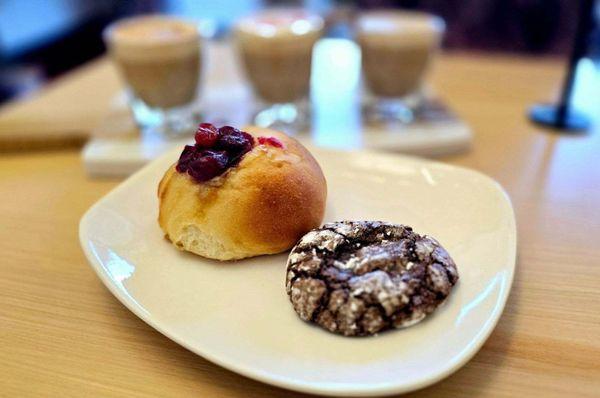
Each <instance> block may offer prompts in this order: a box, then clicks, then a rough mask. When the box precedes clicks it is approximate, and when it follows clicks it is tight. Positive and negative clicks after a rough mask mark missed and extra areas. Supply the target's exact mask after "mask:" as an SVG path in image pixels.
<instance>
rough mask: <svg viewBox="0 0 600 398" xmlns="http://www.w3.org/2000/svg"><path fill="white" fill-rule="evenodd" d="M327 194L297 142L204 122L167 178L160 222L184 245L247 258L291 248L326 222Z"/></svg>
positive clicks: (172, 238) (160, 191)
mask: <svg viewBox="0 0 600 398" xmlns="http://www.w3.org/2000/svg"><path fill="white" fill-rule="evenodd" d="M215 137H216V138H215ZM244 140H245V141H244ZM240 148H241V149H240ZM240 154H241V155H240ZM326 196H327V186H326V182H325V177H324V176H323V172H322V171H321V168H320V167H319V164H318V163H317V161H316V160H315V159H314V158H313V156H312V155H311V154H310V152H309V151H308V150H307V149H306V148H304V146H302V145H301V144H300V143H299V142H298V141H296V140H295V139H293V138H291V137H288V136H287V135H285V134H283V133H280V132H278V131H273V130H269V129H262V128H258V127H248V128H246V129H245V132H240V131H239V130H237V129H234V128H232V127H228V126H226V127H223V128H220V129H216V128H215V127H214V126H212V125H210V124H207V123H205V124H201V125H200V127H199V130H198V133H196V144H195V146H193V147H192V146H186V148H185V149H184V151H183V153H182V155H181V158H180V159H179V161H178V162H177V163H175V164H174V165H172V166H171V167H170V168H169V169H168V170H167V172H166V173H165V175H164V177H163V178H162V180H161V181H160V184H159V186H158V198H159V216H158V222H159V224H160V227H161V228H162V230H163V231H164V233H165V236H166V238H167V239H169V240H170V241H171V242H172V243H173V244H174V245H175V246H176V247H178V248H179V249H181V250H187V251H189V252H192V253H195V254H198V255H200V256H203V257H208V258H212V259H216V260H234V259H242V258H246V257H252V256H258V255H261V254H273V253H279V252H282V251H285V250H287V249H289V248H291V247H292V246H293V245H294V244H295V243H296V242H297V241H298V239H299V238H300V237H301V236H302V235H304V234H305V233H306V232H308V231H309V230H311V229H313V228H316V227H318V226H319V225H320V224H321V221H322V220H323V214H324V211H325V200H326Z"/></svg>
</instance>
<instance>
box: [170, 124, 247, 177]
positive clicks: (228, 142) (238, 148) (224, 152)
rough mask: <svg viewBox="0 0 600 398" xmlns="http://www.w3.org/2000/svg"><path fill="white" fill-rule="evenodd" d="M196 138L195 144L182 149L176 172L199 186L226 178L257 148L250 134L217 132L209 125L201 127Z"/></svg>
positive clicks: (227, 128)
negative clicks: (226, 175) (199, 183)
mask: <svg viewBox="0 0 600 398" xmlns="http://www.w3.org/2000/svg"><path fill="white" fill-rule="evenodd" d="M194 138H195V141H196V144H195V145H193V146H192V145H186V146H185V148H183V151H182V152H181V156H180V157H179V161H178V162H177V166H176V169H177V171H178V172H180V173H188V174H189V175H190V176H192V178H194V179H195V180H196V181H198V182H204V181H208V180H210V179H212V178H214V177H217V176H219V175H221V174H223V173H224V172H225V171H227V170H228V169H229V168H230V167H233V166H235V165H236V164H238V163H239V162H240V160H241V158H242V156H244V155H245V154H246V153H247V152H249V151H250V150H252V147H253V146H254V138H253V137H252V136H251V135H250V134H248V133H246V132H244V131H240V130H238V129H236V128H235V127H231V126H223V127H221V128H219V129H217V128H216V127H215V126H214V125H212V124H210V123H201V124H200V125H199V126H198V130H197V131H196V135H195V137H194Z"/></svg>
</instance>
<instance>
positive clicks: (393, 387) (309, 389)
mask: <svg viewBox="0 0 600 398" xmlns="http://www.w3.org/2000/svg"><path fill="white" fill-rule="evenodd" d="M305 146H306V145H305ZM307 148H308V149H309V150H310V152H311V153H313V154H314V153H318V152H327V153H341V154H344V155H346V156H347V155H349V154H352V153H355V154H356V153H359V154H364V155H369V156H375V157H383V158H387V159H393V160H394V161H398V160H402V159H406V160H408V161H411V162H418V163H423V164H431V165H434V166H435V167H437V168H442V169H446V170H452V171H455V170H459V171H461V172H465V173H467V174H473V175H476V176H477V177H478V178H482V179H484V180H486V181H487V182H488V183H490V184H491V185H493V186H494V187H495V188H496V189H497V191H498V193H500V194H501V197H502V198H503V200H504V204H505V205H507V210H509V211H510V215H511V218H510V221H511V229H512V231H513V234H512V238H513V239H512V240H513V241H512V242H510V243H511V244H510V248H511V252H510V253H509V254H510V261H509V262H507V264H508V265H510V266H509V267H508V268H507V270H508V275H507V277H506V284H505V285H504V286H503V285H501V287H503V288H502V289H501V291H500V296H499V299H498V300H497V301H496V303H495V306H494V309H493V311H492V312H491V313H490V315H491V316H492V317H491V320H492V321H491V322H489V320H488V321H487V322H486V323H485V324H484V325H483V327H482V328H481V329H480V330H479V331H478V334H481V337H479V338H478V340H477V341H476V343H475V344H469V345H468V346H467V350H465V351H464V352H463V353H462V354H461V356H459V357H456V358H455V359H454V360H453V361H452V362H450V363H449V364H448V366H446V368H445V369H444V370H443V371H441V372H439V373H437V374H435V375H433V376H427V377H422V378H420V379H416V380H415V381H413V382H409V383H403V384H400V383H379V384H373V385H368V386H361V387H353V385H352V384H347V383H343V384H342V383H336V384H333V385H327V386H323V385H322V384H319V385H314V384H311V383H303V382H297V381H292V380H289V379H288V378H282V377H279V376H273V375H271V374H268V373H265V372H263V371H260V370H257V369H253V368H250V367H246V366H239V365H237V364H236V363H234V362H230V361H228V360H222V359H220V358H218V357H217V356H215V355H212V354H210V353H208V352H205V351H204V350H201V349H198V348H197V347H194V346H192V345H189V344H187V343H186V341H185V339H184V338H180V336H178V334H177V333H174V332H170V331H167V330H165V328H163V327H162V326H161V324H160V322H158V321H156V320H153V319H152V316H151V315H150V314H149V313H148V312H147V311H143V310H142V308H141V305H140V304H139V303H137V302H136V301H135V300H133V298H131V297H129V296H128V295H127V294H123V293H122V291H121V290H120V288H119V287H118V286H117V285H116V284H115V283H114V282H113V280H112V279H111V278H110V277H109V275H108V274H107V273H106V272H105V270H104V268H103V267H102V265H101V264H100V261H99V260H98V259H97V258H96V256H95V255H94V253H93V252H92V251H91V250H90V247H89V245H88V244H87V239H86V233H87V232H88V224H87V220H88V219H89V218H90V217H91V214H92V213H93V212H94V211H96V209H97V208H99V207H100V206H101V205H102V204H103V203H104V202H107V201H109V200H110V198H112V197H113V196H114V195H116V194H118V193H119V192H120V191H121V190H124V189H126V188H127V186H128V185H131V184H133V183H134V182H136V181H137V180H139V179H141V178H142V177H143V176H144V174H145V173H146V172H147V170H149V169H151V168H152V167H153V166H154V164H155V163H160V162H163V161H164V160H165V159H168V158H170V157H173V154H176V153H179V150H180V149H179V148H174V149H172V150H169V151H167V152H166V153H165V154H163V155H161V156H159V157H158V158H157V159H155V160H153V161H151V162H149V163H148V164H147V165H145V166H144V167H142V168H141V169H139V170H138V171H136V172H135V173H134V174H132V175H131V176H129V177H128V178H126V179H124V180H123V181H121V182H120V183H119V184H118V185H117V186H116V187H114V188H112V189H111V190H110V191H109V192H107V193H106V194H104V195H103V196H102V197H100V198H99V199H98V200H97V201H96V202H95V203H94V204H93V205H92V206H90V208H89V209H88V210H86V212H85V213H84V214H83V216H82V217H81V219H80V221H79V233H78V235H79V243H80V245H81V248H82V250H83V252H84V255H85V257H86V259H87V261H88V263H89V265H90V267H91V268H92V269H93V270H94V272H95V273H96V275H97V276H98V277H99V278H100V280H101V281H102V283H103V284H104V286H105V287H106V288H107V289H108V290H109V291H110V292H111V293H112V295H113V296H115V297H116V298H117V300H119V301H120V302H121V304H123V305H124V306H125V307H126V308H127V309H128V310H129V311H131V312H133V314H134V315H136V316H137V317H138V318H140V319H141V320H142V321H144V322H145V323H146V324H147V325H149V326H150V327H152V328H153V329H154V330H156V331H158V332H159V333H161V334H162V335H163V336H165V337H167V338H168V339H170V340H172V341H174V342H175V343H177V344H179V345H180V346H182V347H184V348H185V349H187V350H189V351H191V352H193V353H195V354H196V355H199V356H201V357H202V358H204V359H206V360H207V361H210V362H212V363H214V364H216V365H218V366H220V367H222V368H224V369H227V370H229V371H232V372H235V373H238V374H240V375H242V376H244V377H248V378H250V379H253V380H256V381H259V382H261V383H265V384H270V385H273V386H276V387H280V388H284V389H287V390H292V391H298V392H303V393H309V394H321V395H326V396H348V397H351V396H352V397H360V396H372V395H377V396H388V395H393V394H402V393H407V392H411V391H415V390H419V389H422V388H425V387H427V386H430V385H432V384H435V383H437V382H439V381H441V380H443V379H445V378H446V377H448V376H450V375H451V374H453V373H455V372H456V371H457V370H459V369H460V368H461V367H462V366H464V365H465V364H466V363H467V362H469V361H470V360H471V359H472V358H473V357H474V356H475V354H477V352H479V350H480V349H481V347H482V346H483V344H485V342H486V341H487V340H488V338H489V337H490V335H491V334H492V332H493V331H494V329H495V328H496V325H497V324H498V322H499V321H500V318H501V317H502V313H503V312H504V308H505V307H506V303H507V301H508V297H509V295H510V291H511V289H512V284H513V280H514V274H515V268H516V267H517V242H518V236H517V234H518V230H517V225H516V217H515V211H514V207H513V206H512V202H511V200H510V196H509V195H508V193H507V192H506V190H505V189H504V188H503V187H502V185H501V184H500V183H499V182H498V181H496V180H494V179H493V178H491V177H489V176H488V175H486V174H484V173H482V172H480V171H477V170H473V169H470V168H466V167H462V166H455V165H451V164H447V163H443V162H440V161H436V160H431V159H427V158H421V157H418V156H411V155H405V154H395V153H385V152H378V151H373V150H342V149H329V148H318V147H313V146H307ZM315 157H317V158H318V156H315Z"/></svg>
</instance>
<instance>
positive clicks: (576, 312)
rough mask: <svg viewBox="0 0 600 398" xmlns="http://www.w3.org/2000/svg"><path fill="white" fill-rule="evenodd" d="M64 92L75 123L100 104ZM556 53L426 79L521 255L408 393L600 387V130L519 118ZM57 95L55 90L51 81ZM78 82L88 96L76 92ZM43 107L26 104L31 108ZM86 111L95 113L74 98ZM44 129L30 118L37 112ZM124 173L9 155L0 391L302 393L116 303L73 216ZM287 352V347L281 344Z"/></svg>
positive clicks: (471, 61)
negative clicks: (503, 193)
mask: <svg viewBox="0 0 600 398" xmlns="http://www.w3.org/2000/svg"><path fill="white" fill-rule="evenodd" d="M85 73H86V74H89V76H96V77H95V80H96V84H97V85H98V87H96V86H93V87H87V88H86V87H81V90H77V89H75V91H76V92H79V93H80V96H79V97H74V98H72V99H69V100H67V99H66V98H63V99H61V101H63V102H62V103H61V104H57V105H60V108H61V113H60V115H61V116H60V117H61V118H64V119H65V120H67V117H68V116H69V114H70V112H71V111H72V110H73V109H75V111H74V115H73V116H74V118H75V119H76V120H78V121H79V122H78V123H79V124H81V125H82V126H90V125H91V124H93V122H94V121H96V120H98V118H99V117H101V115H100V113H101V112H103V111H104V109H103V108H102V107H99V106H98V105H97V104H95V103H94V102H93V100H90V103H89V104H90V105H89V107H87V108H86V107H85V106H84V104H81V103H79V104H78V105H73V104H75V103H77V102H79V101H84V103H85V101H87V100H86V98H87V96H86V95H84V94H85V93H86V91H85V90H90V89H94V90H95V89H98V90H103V89H101V88H100V86H105V87H115V89H116V87H117V83H116V78H115V76H114V74H113V72H112V71H111V69H110V68H109V67H108V66H107V65H106V64H105V63H103V62H99V63H97V64H94V65H92V66H90V67H89V69H88V70H86V72H85ZM561 76H562V62H560V61H557V60H549V59H541V60H540V59H537V60H536V59H525V58H515V57H497V56H496V57H487V56H483V55H464V54H455V55H445V56H444V57H443V58H442V59H441V60H440V62H439V64H438V66H437V68H436V70H435V73H434V76H433V85H434V87H435V88H436V90H437V91H438V92H439V93H440V94H441V95H442V96H443V97H444V98H445V100H446V101H447V102H448V103H450V104H451V105H452V106H453V107H454V108H455V109H456V110H457V111H458V113H459V114H460V115H461V116H462V117H463V118H465V119H466V120H467V121H468V122H469V123H470V124H471V125H472V127H473V130H474V132H475V134H476V141H475V145H474V148H473V150H472V152H470V153H469V154H466V155H461V156H456V157H451V158H446V159H444V160H445V161H448V162H450V163H453V164H458V165H463V166H468V167H472V168H475V169H477V170H480V171H482V172H484V173H487V174H489V175H490V176H492V177H494V178H496V179H497V180H498V181H499V182H500V183H501V184H502V185H503V186H504V187H505V188H506V189H507V191H508V192H509V194H510V196H511V199H512V201H513V204H514V207H515V211H516V216H517V223H518V230H519V243H518V244H519V248H518V251H519V260H518V265H517V270H516V275H515V281H514V285H513V290H512V293H511V295H510V298H509V301H508V304H507V307H506V310H505V312H504V315H503V316H502V318H501V320H500V322H499V324H498V326H497V327H496V329H495V331H494V333H493V334H492V335H491V337H490V338H489V340H488V341H487V343H486V344H485V345H484V347H483V348H482V350H481V351H480V352H479V353H478V354H477V355H476V356H475V358H474V359H473V360H471V361H470V362H469V363H468V364H467V365H466V366H465V367H464V368H462V369H461V370H459V371H458V372H457V373H456V374H454V375H452V376H450V377H449V378H448V379H446V380H444V381H442V382H440V383H438V384H436V385H434V386H432V387H429V388H426V389H424V390H422V391H419V392H417V393H415V394H414V395H413V396H415V397H438V396H444V397H472V396H478V397H516V396H518V397H529V396H540V397H554V396H555V397H563V396H576V397H593V396H596V397H597V396H598V394H599V393H600V338H599V337H600V292H599V289H598V285H599V284H600V245H599V243H600V240H599V239H600V238H599V237H600V209H599V204H600V165H599V163H598V156H599V154H600V134H599V133H600V131H595V132H594V133H591V134H588V135H559V134H556V133H553V132H548V131H543V130H541V129H539V128H537V127H534V126H532V125H531V124H529V123H528V122H527V121H526V118H525V113H524V112H525V109H526V108H527V107H528V106H529V105H530V104H531V103H532V102H534V101H537V100H540V99H551V98H552V96H553V95H554V94H555V93H556V91H557V89H558V88H559V83H560V78H561ZM55 89H56V91H57V92H59V91H60V88H59V87H58V86H57V87H55ZM82 93H83V94H82ZM38 106H39V103H38V105H36V104H35V103H34V104H32V105H31V108H28V107H27V106H23V107H22V108H21V110H20V111H19V112H20V114H21V115H22V116H21V118H22V120H26V119H27V118H28V115H30V114H33V113H34V112H36V110H37V109H39V108H38ZM84 108H86V109H87V110H88V111H87V112H86V113H84V112H81V109H84ZM32 128H35V123H34V124H32ZM116 184H117V181H110V180H105V181H90V180H87V179H86V177H85V175H84V172H83V169H82V167H81V163H80V158H79V154H78V153H77V152H75V151H62V152H55V153H50V152H39V153H34V154H23V155H1V157H0V198H2V199H1V200H0V250H1V252H2V254H3V257H2V259H1V260H0V302H1V303H2V305H0V347H2V348H1V355H0V396H7V397H33V396H44V397H51V396H52V397H54V396H60V397H70V396H73V397H81V396H106V397H108V396H118V397H122V396H131V397H150V396H172V397H182V396H202V397H211V396H219V397H276V396H300V394H295V393H290V392H287V391H284V390H280V389H277V388H273V387H269V386H267V385H263V384H261V383H258V382H255V381H252V380H249V379H246V378H244V377H241V376H238V375H236V374H234V373H232V372H229V371H227V370H224V369H222V368H219V367H218V366H215V365H213V364H211V363H209V362H208V361H206V360H204V359H202V358H200V357H198V356H196V355H194V354H192V353H191V352H188V351H186V350H185V349H183V348H181V347H179V346H178V345H177V344H175V343H173V342H171V341H170V340H168V339H167V338H165V337H163V336H162V335H160V334H159V333H158V332H156V331H154V330H153V329H152V328H150V327H149V326H147V325H145V324H144V323H143V322H142V321H141V320H139V319H138V318H137V317H136V316H134V315H133V314H131V313H130V312H129V311H128V310H127V309H125V307H123V306H122V305H121V304H120V303H119V302H118V301H117V300H116V299H115V298H114V297H113V296H112V295H111V294H110V293H109V292H108V290H106V289H105V288H104V286H103V285H102V283H101V282H100V281H99V280H98V278H97V277H96V276H95V274H94V273H93V271H92V270H91V268H90V267H89V266H88V265H87V264H86V260H85V258H84V256H83V254H82V252H81V250H80V248H79V242H78V238H77V226H78V221H79V219H80V217H81V215H82V214H83V213H84V211H85V210H86V209H87V208H88V207H89V206H90V205H91V204H92V203H93V202H95V201H96V200H97V199H98V198H100V197H101V196H102V195H104V194H105V193H106V192H107V191H108V190H110V189H111V188H112V187H114V186H115V185H116ZM282 355H285V353H282Z"/></svg>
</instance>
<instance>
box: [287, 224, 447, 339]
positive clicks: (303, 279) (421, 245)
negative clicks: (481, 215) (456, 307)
mask: <svg viewBox="0 0 600 398" xmlns="http://www.w3.org/2000/svg"><path fill="white" fill-rule="evenodd" d="M286 275H287V277H286V289H287V293H288V295H289V297H290V300H291V302H292V305H293V308H294V310H295V311H296V312H297V313H298V315H299V316H300V318H302V319H303V320H305V321H307V322H312V323H316V324H317V325H319V326H321V327H323V328H325V329H327V330H329V331H330V332H333V333H338V334H342V335H345V336H366V335H372V334H376V333H379V332H382V331H384V330H388V329H394V328H403V327H407V326H411V325H414V324H415V323H418V322H420V321H421V320H422V319H424V318H425V317H426V316H427V315H429V314H430V313H432V312H433V311H434V310H435V309H436V308H437V307H438V306H439V305H440V304H442V303H443V302H444V300H445V299H446V298H447V297H448V295H449V294H450V292H451V290H452V287H453V286H454V285H455V284H456V283H457V281H458V271H457V269H456V264H455V263H454V261H453V260H452V258H451V257H450V255H449V254H448V252H447V251H446V250H445V249H444V248H443V247H442V246H441V245H440V244H439V243H438V242H437V241H436V240H435V239H433V238H431V237H428V236H421V235H419V234H417V233H415V232H414V231H413V230H412V228H411V227H408V226H404V225H399V224H390V223H386V222H379V221H342V222H334V223H328V224H325V225H323V227H322V228H319V229H315V230H313V231H311V232H309V233H307V234H306V235H305V236H304V237H303V238H302V239H301V240H300V241H299V242H298V244H297V245H296V246H295V247H294V249H292V252H291V253H290V256H289V258H288V263H287V273H286Z"/></svg>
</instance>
